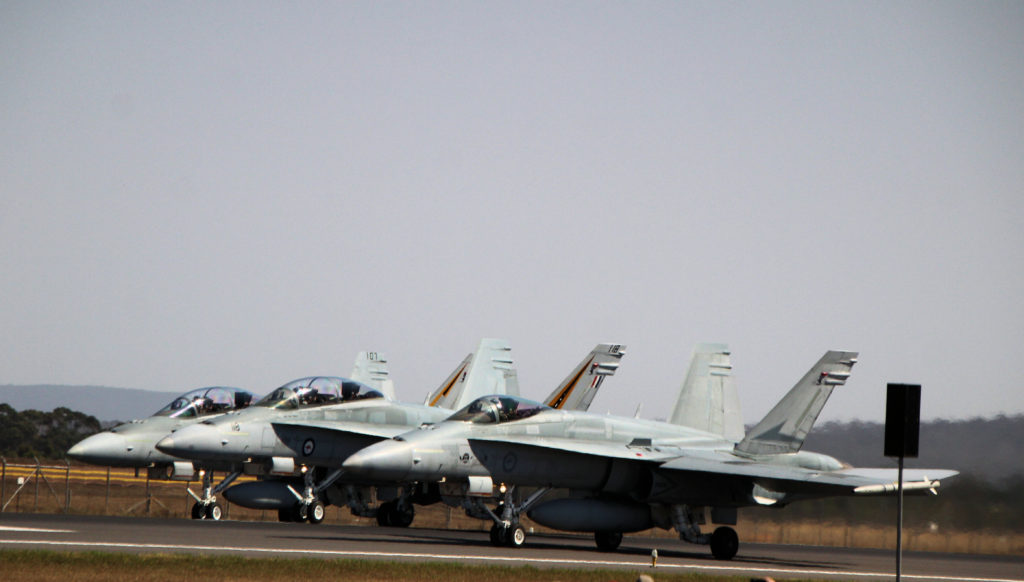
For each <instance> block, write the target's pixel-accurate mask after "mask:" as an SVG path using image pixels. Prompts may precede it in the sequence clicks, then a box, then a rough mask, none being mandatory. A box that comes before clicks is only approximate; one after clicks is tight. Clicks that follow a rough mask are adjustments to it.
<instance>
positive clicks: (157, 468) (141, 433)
mask: <svg viewBox="0 0 1024 582" xmlns="http://www.w3.org/2000/svg"><path fill="white" fill-rule="evenodd" d="M254 398H255V397H254V395H253V393H252V392H249V391H248V390H242V389H241V388H231V387H227V386H213V387H208V388H197V389H195V390H192V391H190V392H186V393H184V394H182V395H181V396H179V397H177V398H175V399H174V400H173V401H172V402H171V403H170V404H168V405H167V406H165V407H163V408H161V409H160V410H159V411H157V412H156V413H155V414H154V415H153V416H150V417H148V418H144V419H142V420H133V421H131V422H126V423H124V424H119V425H117V426H115V427H114V428H112V429H110V430H105V431H103V432H100V433H97V434H94V435H92V436H89V437H86V438H84V439H82V440H81V441H79V442H78V443H76V444H75V445H74V446H72V447H71V448H70V449H68V452H67V455H68V457H70V458H72V459H75V460H77V461H82V462H84V463H89V464H92V465H100V466H104V467H134V468H135V470H136V473H137V472H138V470H139V469H146V471H147V473H148V475H149V478H150V479H161V480H164V479H166V480H172V481H194V480H196V479H197V478H198V477H199V472H198V471H197V469H196V467H194V466H193V464H192V463H191V462H188V461H183V460H182V459H180V458H178V457H174V456H171V455H168V454H167V453H164V452H161V451H159V450H157V448H156V443H157V441H159V440H160V439H162V438H164V437H165V436H166V435H167V434H168V433H170V432H173V431H175V430H178V429H180V428H182V427H185V426H188V425H190V424H194V423H196V422H201V421H203V420H208V419H210V418H214V417H216V416H219V415H221V414H224V413H227V412H231V411H236V410H242V409H244V408H246V407H247V406H249V404H250V403H251V402H252V401H253V400H254ZM197 511H200V510H197V509H195V508H193V511H192V517H194V518H198V517H213V518H215V519H219V517H220V514H219V511H220V510H219V508H216V509H214V508H213V507H212V506H209V505H207V506H203V507H202V508H201V511H203V512H207V513H204V514H203V515H198V514H197ZM214 514H216V515H214Z"/></svg>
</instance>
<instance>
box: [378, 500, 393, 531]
mask: <svg viewBox="0 0 1024 582" xmlns="http://www.w3.org/2000/svg"><path fill="white" fill-rule="evenodd" d="M394 504H395V502H394V501H385V502H384V503H381V504H380V507H378V508H377V525H379V526H381V527H391V525H392V523H391V517H392V514H394V510H393V509H392V507H393V506H394Z"/></svg>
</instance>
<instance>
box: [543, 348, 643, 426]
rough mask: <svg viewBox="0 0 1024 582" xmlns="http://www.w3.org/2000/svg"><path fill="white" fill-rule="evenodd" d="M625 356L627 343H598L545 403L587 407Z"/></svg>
mask: <svg viewBox="0 0 1024 582" xmlns="http://www.w3.org/2000/svg"><path fill="white" fill-rule="evenodd" d="M624 355H626V346H623V345H619V344H598V345H597V347H595V348H594V349H593V351H591V352H590V353H589V354H587V356H586V357H585V358H583V361H582V362H580V363H579V365H578V366H576V368H575V369H573V371H572V372H570V373H569V375H568V376H566V378H565V380H562V383H561V384H559V385H558V388H555V391H554V392H552V393H551V394H549V395H548V397H547V398H545V399H544V402H545V403H546V404H547V405H548V406H550V407H552V408H561V409H565V410H587V409H588V408H590V403H591V402H593V401H594V396H597V391H598V390H599V389H600V388H601V384H603V383H604V379H605V378H606V377H608V376H611V375H613V374H615V370H618V369H619V360H621V359H622V356H624Z"/></svg>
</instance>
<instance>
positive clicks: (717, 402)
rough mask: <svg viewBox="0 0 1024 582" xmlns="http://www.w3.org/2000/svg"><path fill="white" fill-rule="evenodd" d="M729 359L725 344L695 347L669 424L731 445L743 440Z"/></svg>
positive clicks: (738, 401) (738, 400)
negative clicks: (726, 440) (695, 431)
mask: <svg viewBox="0 0 1024 582" xmlns="http://www.w3.org/2000/svg"><path fill="white" fill-rule="evenodd" d="M730 355H731V353H730V352H729V346H728V345H726V344H704V343H702V344H697V346H696V347H694V349H693V356H692V357H691V358H690V368H689V370H688V371H687V373H686V379H685V380H683V385H682V386H681V387H680V388H679V396H678V397H677V398H676V405H675V408H673V409H672V415H671V416H669V419H668V421H669V422H670V423H672V424H678V425H681V426H688V427H690V428H695V429H698V430H703V431H706V432H710V433H714V434H719V435H722V436H723V437H724V438H726V439H728V440H730V441H733V442H736V441H739V440H740V439H742V438H743V416H742V415H741V413H740V399H739V395H738V394H737V392H736V384H735V382H734V381H733V377H732V361H731V359H730Z"/></svg>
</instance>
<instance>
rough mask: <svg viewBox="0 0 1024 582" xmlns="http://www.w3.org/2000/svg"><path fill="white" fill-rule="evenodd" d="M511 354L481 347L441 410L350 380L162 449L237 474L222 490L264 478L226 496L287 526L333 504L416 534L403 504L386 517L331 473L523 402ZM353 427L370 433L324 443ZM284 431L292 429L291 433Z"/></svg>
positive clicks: (442, 398) (314, 386)
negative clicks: (486, 397) (488, 398)
mask: <svg viewBox="0 0 1024 582" xmlns="http://www.w3.org/2000/svg"><path fill="white" fill-rule="evenodd" d="M510 350H511V348H509V347H508V342H507V341H505V340H498V339H485V340H483V341H481V342H480V346H479V349H478V350H477V353H476V356H475V357H474V355H473V354H470V355H469V356H467V357H466V359H464V360H463V361H462V363H461V364H460V365H459V366H457V367H456V369H455V371H454V372H452V374H451V375H449V377H448V378H447V379H446V380H445V381H444V382H443V383H442V384H441V386H440V387H438V389H437V390H436V391H435V392H434V393H433V394H431V395H429V396H428V400H430V401H431V402H432V403H434V406H426V405H421V404H407V403H401V402H396V401H395V400H394V399H393V393H392V394H390V395H385V394H383V393H382V392H381V391H379V390H374V389H372V388H370V387H369V386H366V385H365V384H362V383H360V382H355V381H352V380H349V379H346V378H337V377H310V378H302V379H299V380H295V381H292V382H289V383H288V384H285V385H284V386H281V387H280V388H278V389H276V390H274V391H273V392H271V393H270V394H269V395H267V396H266V397H264V398H263V399H262V400H260V401H259V402H257V403H256V404H255V405H254V406H253V407H252V408H250V409H248V410H245V411H240V412H239V413H238V414H231V415H227V416H225V417H222V418H219V419H213V420H210V421H209V422H202V423H198V424H196V425H194V426H190V427H188V428H186V429H182V430H179V431H177V432H175V433H174V434H171V435H168V436H167V437H166V438H164V439H163V440H161V441H160V442H159V443H157V448H158V449H159V450H161V451H163V452H165V453H167V454H172V455H175V456H176V457H180V458H185V459H190V460H192V461H195V462H198V463H219V464H222V465H228V466H230V467H231V469H230V470H231V474H230V475H229V479H230V480H227V479H226V480H225V481H226V483H222V485H220V486H218V491H220V490H224V489H225V487H226V484H230V482H231V481H233V480H234V478H235V477H237V476H238V475H241V474H249V475H258V476H260V477H263V479H262V480H260V481H257V482H252V483H245V484H242V485H237V486H234V487H232V488H231V489H227V490H226V491H225V492H224V495H225V497H227V498H228V499H229V500H230V501H232V502H233V503H237V504H239V505H242V506H244V507H250V508H255V509H277V510H278V517H279V518H280V519H281V520H282V521H300V522H301V521H309V522H310V523H320V522H321V521H323V519H324V517H325V505H326V503H333V504H339V505H349V506H350V507H351V508H352V510H353V512H355V513H356V514H357V515H370V516H372V515H386V516H392V517H394V520H393V521H395V522H396V523H400V524H403V525H408V523H404V522H405V521H406V520H407V521H408V522H411V520H412V512H411V511H402V512H400V513H401V516H397V515H398V510H397V509H395V508H394V504H393V505H388V506H385V508H384V510H383V511H380V512H378V510H377V509H374V508H370V507H369V505H368V503H367V501H366V500H367V499H368V498H369V497H370V495H369V491H368V490H365V489H364V490H356V489H355V488H352V487H346V488H340V487H333V488H332V485H334V484H335V482H336V481H337V480H338V478H339V477H341V471H340V470H334V471H329V470H327V468H329V467H331V466H332V465H334V466H339V465H340V460H339V456H340V458H342V459H343V458H344V457H345V456H347V453H350V452H353V451H354V450H358V449H359V448H362V447H363V446H366V445H367V444H370V443H372V442H376V440H379V439H380V438H389V437H390V436H393V435H394V434H399V433H401V432H405V431H407V430H409V429H410V428H412V427H415V426H419V425H421V424H423V423H432V422H440V421H441V420H443V419H444V418H446V417H447V416H449V415H450V414H451V412H452V409H453V408H458V407H461V406H464V405H465V404H466V403H467V402H470V401H472V400H473V399H475V398H477V397H479V396H481V395H483V394H488V393H492V392H494V393H499V394H508V395H518V384H517V382H516V377H515V370H514V368H513V361H512V359H511V355H510ZM442 406H447V407H448V408H442ZM348 424H354V425H355V426H357V427H359V429H360V432H359V433H358V434H357V435H354V436H351V437H350V438H348V439H347V440H345V441H344V442H341V441H338V440H337V439H334V440H332V439H330V438H329V436H328V437H327V438H324V436H323V432H324V431H323V429H322V428H321V427H322V426H341V425H348ZM279 425H280V427H291V429H290V432H289V431H288V429H285V428H280V427H279ZM300 492H301V493H300ZM384 496H385V497H387V495H384ZM379 497H381V495H378V498H379ZM403 509H404V508H403ZM408 509H409V510H411V505H409V506H408ZM395 516H397V517H395Z"/></svg>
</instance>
